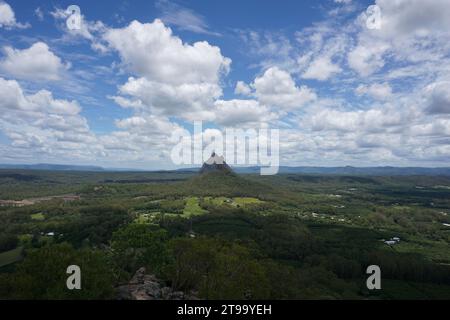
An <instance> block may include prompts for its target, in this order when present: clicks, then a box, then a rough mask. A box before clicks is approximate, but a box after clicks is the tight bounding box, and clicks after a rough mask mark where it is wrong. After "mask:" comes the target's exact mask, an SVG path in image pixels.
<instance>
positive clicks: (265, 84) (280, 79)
mask: <svg viewBox="0 0 450 320" xmlns="http://www.w3.org/2000/svg"><path fill="white" fill-rule="evenodd" d="M251 86H252V87H253V88H254V90H255V93H254V94H255V96H256V97H257V98H258V100H259V101H260V102H261V103H262V104H264V105H267V106H276V107H279V108H281V109H284V110H293V109H296V108H300V107H302V106H303V105H305V104H306V103H308V102H311V101H314V100H315V99H316V98H317V96H316V94H315V92H314V91H313V90H312V89H310V88H308V87H307V86H300V87H298V86H297V85H296V84H295V81H294V80H293V79H292V77H291V75H290V74H289V73H288V72H286V71H284V70H281V69H279V68H277V67H272V68H269V69H267V70H266V71H265V72H264V74H263V75H262V76H260V77H257V78H256V79H255V81H254V82H253V83H252V84H251Z"/></svg>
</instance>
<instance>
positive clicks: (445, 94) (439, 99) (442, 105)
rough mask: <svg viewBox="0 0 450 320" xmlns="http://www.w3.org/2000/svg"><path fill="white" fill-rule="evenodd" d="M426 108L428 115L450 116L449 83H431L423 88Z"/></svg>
mask: <svg viewBox="0 0 450 320" xmlns="http://www.w3.org/2000/svg"><path fill="white" fill-rule="evenodd" d="M425 93H426V96H427V98H426V108H425V112H427V113H429V114H450V81H442V82H437V83H432V84H430V85H428V86H427V87H426V88H425Z"/></svg>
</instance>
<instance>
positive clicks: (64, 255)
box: [0, 243, 113, 300]
mask: <svg viewBox="0 0 450 320" xmlns="http://www.w3.org/2000/svg"><path fill="white" fill-rule="evenodd" d="M69 265H77V266H79V267H80V269H81V283H82V289H81V290H69V289H67V286H66V280H67V277H68V276H69V275H68V274H67V273H66V270H67V267H68V266H69ZM112 296H113V279H112V277H111V268H110V264H109V262H108V260H107V258H106V256H105V255H104V254H103V253H102V252H100V251H97V250H89V249H83V250H75V249H74V248H73V247H72V246H71V245H70V244H67V243H63V244H57V245H52V246H46V247H43V248H40V249H34V250H31V251H30V252H28V255H27V256H26V258H25V260H24V261H23V262H21V263H20V264H19V265H18V266H17V270H16V272H14V273H12V274H4V275H2V277H1V278H0V299H33V300H34V299H50V300H55V299H109V298H112Z"/></svg>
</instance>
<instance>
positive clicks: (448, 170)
mask: <svg viewBox="0 0 450 320" xmlns="http://www.w3.org/2000/svg"><path fill="white" fill-rule="evenodd" d="M0 169H22V170H49V171H92V172H102V171H104V172H107V171H158V172H162V171H166V172H169V171H171V170H138V169H122V168H103V167H100V166H82V165H64V164H48V163H40V164H0ZM200 169H201V168H183V169H178V170H172V171H176V172H199V171H200ZM232 169H233V171H234V172H236V173H241V174H259V172H260V167H233V168H232ZM278 172H279V173H292V174H296V173H297V174H335V175H371V176H390V175H391V176H398V175H401V176H404V175H427V176H439V175H444V176H450V167H445V168H426V167H352V166H346V167H288V166H281V167H280V168H279V171H278Z"/></svg>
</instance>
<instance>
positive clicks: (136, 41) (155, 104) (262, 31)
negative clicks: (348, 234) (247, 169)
mask: <svg viewBox="0 0 450 320" xmlns="http://www.w3.org/2000/svg"><path fill="white" fill-rule="evenodd" d="M71 4H76V5H78V6H79V7H80V9H81V14H82V20H81V29H80V30H69V29H68V28H67V26H66V20H67V19H68V14H67V13H66V11H65V10H66V8H67V7H68V6H69V5H71ZM374 5H375V6H376V7H377V8H378V10H379V12H380V16H379V17H377V19H378V20H377V21H378V22H379V23H380V24H379V26H377V27H376V28H371V27H370V26H369V25H368V24H367V22H368V19H370V15H371V12H369V11H367V10H368V8H369V6H374ZM424 12H426V13H427V14H424ZM449 13H450V1H448V0H434V1H419V0H399V1H395V2H393V1H389V0H376V1H356V0H323V1H312V0H311V1H282V2H279V1H250V0H246V1H234V0H233V1H166V0H160V1H108V2H107V1H76V2H72V1H26V2H25V1H12V0H7V1H6V2H5V1H2V0H0V48H1V51H0V113H1V115H0V162H2V163H37V162H51V163H74V164H98V165H103V166H107V167H128V168H144V169H159V168H173V167H174V164H173V163H172V162H171V160H170V152H171V149H172V147H173V145H174V141H173V137H172V134H173V133H174V132H185V131H186V130H187V131H188V132H190V131H191V128H192V122H193V121H200V120H202V121H203V122H204V129H205V134H206V135H213V134H214V133H215V132H217V130H223V129H224V128H226V127H236V128H244V129H245V128H259V127H269V128H279V129H280V162H281V164H282V165H312V166H316V165H320V166H335V165H355V166H378V165H394V166H449V165H450V163H449V159H450V158H449V156H450V67H448V66H450V63H449V62H450V61H449V58H450V45H449V43H450V41H449V40H450V31H449V30H450V19H449V18H448V16H449Z"/></svg>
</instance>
